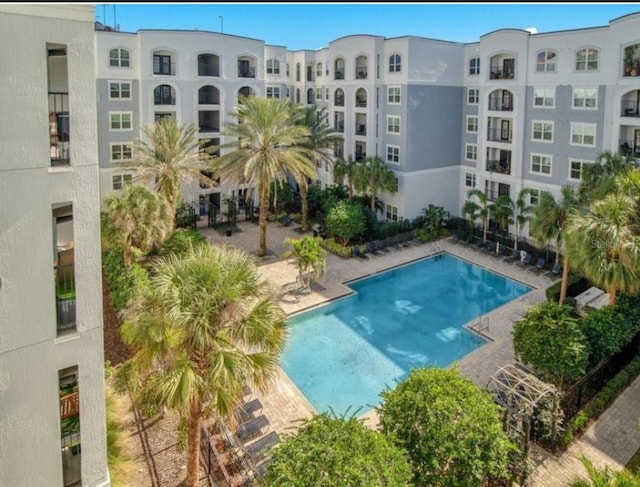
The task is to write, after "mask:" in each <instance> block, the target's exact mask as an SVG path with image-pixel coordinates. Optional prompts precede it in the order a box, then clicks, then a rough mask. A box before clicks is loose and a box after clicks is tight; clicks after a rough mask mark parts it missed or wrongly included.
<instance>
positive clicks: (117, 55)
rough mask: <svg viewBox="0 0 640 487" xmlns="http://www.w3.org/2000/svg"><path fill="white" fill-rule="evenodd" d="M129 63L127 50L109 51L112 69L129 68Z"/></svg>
mask: <svg viewBox="0 0 640 487" xmlns="http://www.w3.org/2000/svg"><path fill="white" fill-rule="evenodd" d="M129 61H130V60H129V51H127V50H126V49H111V50H110V51H109V66H111V67H112V68H128V67H129V66H130V62H129Z"/></svg>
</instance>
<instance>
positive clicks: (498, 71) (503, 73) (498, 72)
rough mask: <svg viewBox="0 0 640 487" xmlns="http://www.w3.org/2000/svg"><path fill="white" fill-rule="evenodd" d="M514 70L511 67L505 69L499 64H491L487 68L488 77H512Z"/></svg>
mask: <svg viewBox="0 0 640 487" xmlns="http://www.w3.org/2000/svg"><path fill="white" fill-rule="evenodd" d="M514 77H515V72H514V71H513V70H512V69H505V68H503V67H500V66H491V67H490V68H489V79H513V78H514Z"/></svg>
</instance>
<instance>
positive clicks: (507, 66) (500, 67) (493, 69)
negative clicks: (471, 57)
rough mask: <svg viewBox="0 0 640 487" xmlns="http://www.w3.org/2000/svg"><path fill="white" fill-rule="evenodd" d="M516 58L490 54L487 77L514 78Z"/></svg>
mask: <svg viewBox="0 0 640 487" xmlns="http://www.w3.org/2000/svg"><path fill="white" fill-rule="evenodd" d="M515 73H516V60H515V58H513V57H510V56H509V55H505V54H498V55H496V56H492V57H491V59H490V62H489V79H514V78H515Z"/></svg>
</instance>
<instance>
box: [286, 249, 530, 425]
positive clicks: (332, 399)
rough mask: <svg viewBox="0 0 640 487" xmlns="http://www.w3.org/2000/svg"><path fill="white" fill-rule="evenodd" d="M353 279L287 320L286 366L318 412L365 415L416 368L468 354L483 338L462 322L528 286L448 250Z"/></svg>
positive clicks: (482, 341)
mask: <svg viewBox="0 0 640 487" xmlns="http://www.w3.org/2000/svg"><path fill="white" fill-rule="evenodd" d="M349 286H350V287H351V288H352V289H353V290H354V291H355V293H354V294H352V295H350V296H348V297H346V298H342V299H339V300H337V301H333V302H331V303H329V304H326V305H322V306H319V307H317V308H314V309H312V310H310V311H307V312H304V313H300V314H298V315H294V316H293V317H292V318H291V320H290V332H291V333H290V337H289V342H288V344H287V347H286V349H285V352H284V354H283V357H282V362H281V365H282V368H283V369H284V371H285V372H286V373H287V375H288V376H289V378H290V379H291V380H292V381H293V382H294V383H295V385H296V386H297V387H298V389H299V390H300V391H301V392H302V393H303V394H304V395H305V397H306V398H307V400H308V401H309V402H310V403H311V404H312V405H313V406H314V408H315V409H316V410H317V411H318V412H324V411H328V410H329V409H333V410H334V411H335V412H336V413H338V414H341V413H344V412H346V411H347V409H348V408H350V409H349V412H350V413H354V412H355V411H356V410H359V413H358V414H363V413H365V412H366V411H367V410H369V409H370V408H371V407H373V406H374V405H377V404H379V402H380V396H379V393H380V391H382V390H383V389H384V387H385V385H389V386H390V387H394V385H395V381H396V380H401V379H403V378H404V377H406V376H407V375H408V373H409V372H410V371H411V369H414V368H416V367H428V366H440V367H446V366H447V365H450V364H451V363H453V362H455V361H456V360H458V359H460V358H462V357H464V356H465V355H466V354H468V353H469V352H471V351H473V350H475V349H476V348H478V347H480V346H482V345H483V344H484V343H486V342H485V340H484V339H482V338H480V337H479V336H478V335H476V334H474V333H472V332H470V331H468V330H466V329H464V328H463V325H464V324H465V323H468V322H469V321H471V320H473V319H474V318H476V317H478V316H480V315H482V314H485V313H487V312H489V311H491V310H493V309H495V308H497V307H499V306H501V305H503V304H505V303H507V302H509V301H511V300H513V299H515V298H517V297H519V296H521V295H522V294H525V293H527V292H529V291H530V290H531V288H530V287H528V286H525V285H524V284H521V283H519V282H517V281H513V280H511V279H508V278H505V277H503V276H500V275H498V274H495V273H493V272H490V271H488V270H486V269H484V268H482V267H478V266H476V265H474V264H471V263H470V262H467V261H464V260H461V259H458V258H456V257H453V256H452V255H450V254H446V253H443V254H439V255H436V256H432V257H429V258H426V259H422V260H419V261H417V262H414V263H411V264H408V265H405V266H402V267H397V268H395V269H392V270H389V271H386V272H383V273H380V274H376V275H375V276H373V277H368V278H365V279H360V280H358V281H353V282H351V283H349Z"/></svg>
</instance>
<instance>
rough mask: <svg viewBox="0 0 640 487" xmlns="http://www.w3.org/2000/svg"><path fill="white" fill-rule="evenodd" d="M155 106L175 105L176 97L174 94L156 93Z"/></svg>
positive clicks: (154, 97)
mask: <svg viewBox="0 0 640 487" xmlns="http://www.w3.org/2000/svg"><path fill="white" fill-rule="evenodd" d="M153 104H154V105H175V104H176V95H175V93H173V92H171V93H167V92H163V93H155V94H154V96H153Z"/></svg>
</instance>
